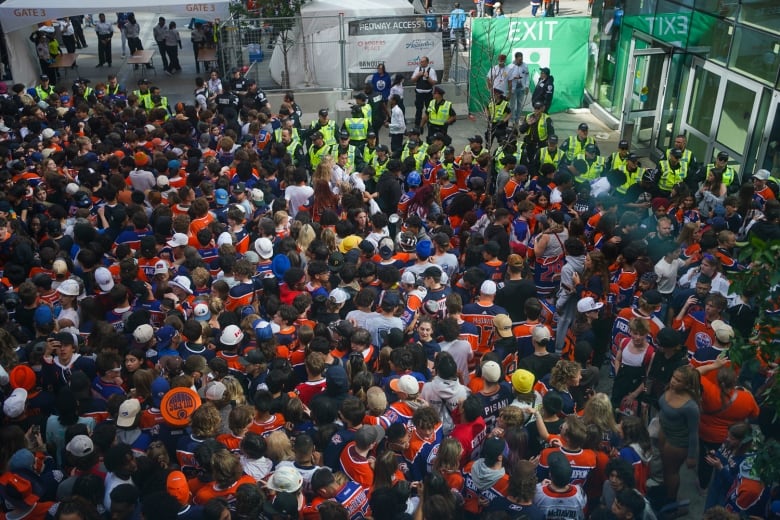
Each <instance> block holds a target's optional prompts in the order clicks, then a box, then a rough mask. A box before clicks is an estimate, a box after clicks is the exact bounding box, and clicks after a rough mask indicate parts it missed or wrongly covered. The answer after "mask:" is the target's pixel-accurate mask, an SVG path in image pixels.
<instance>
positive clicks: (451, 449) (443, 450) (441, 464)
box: [433, 406, 513, 472]
mask: <svg viewBox="0 0 780 520" xmlns="http://www.w3.org/2000/svg"><path fill="white" fill-rule="evenodd" d="M507 408H513V407H511V406H508V407H507ZM461 455H463V446H462V445H461V443H460V441H459V440H457V439H453V438H452V437H447V438H446V439H444V440H443V441H441V444H440V445H439V451H438V452H437V453H436V458H435V459H434V460H433V469H435V470H436V471H439V472H441V471H442V470H445V471H446V470H450V471H452V470H456V469H458V468H459V467H460V457H461Z"/></svg>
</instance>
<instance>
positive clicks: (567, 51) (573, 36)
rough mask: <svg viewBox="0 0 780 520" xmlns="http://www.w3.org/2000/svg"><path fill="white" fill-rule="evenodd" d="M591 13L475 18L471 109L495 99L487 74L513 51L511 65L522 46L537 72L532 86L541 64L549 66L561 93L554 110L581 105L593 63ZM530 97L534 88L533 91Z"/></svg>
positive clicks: (555, 98)
mask: <svg viewBox="0 0 780 520" xmlns="http://www.w3.org/2000/svg"><path fill="white" fill-rule="evenodd" d="M590 24H591V20H590V18H587V17H568V16H567V17H561V18H476V19H474V21H473V24H472V47H471V75H470V81H469V111H470V112H472V113H477V112H482V111H483V110H484V109H485V107H486V106H487V103H488V102H489V96H490V93H489V90H488V84H487V75H488V72H489V71H490V68H491V67H492V66H494V65H496V64H497V63H498V56H499V55H500V54H506V55H507V65H509V63H510V62H511V61H512V60H513V59H514V55H515V53H516V52H522V53H523V61H524V62H525V63H526V64H527V65H528V70H529V72H530V74H531V92H533V90H534V87H535V86H536V81H537V79H538V78H539V69H540V68H541V67H548V68H549V69H550V76H551V77H552V78H553V79H554V84H555V94H554V96H553V103H552V107H551V108H550V112H551V113H553V112H561V111H563V110H566V109H569V108H576V107H579V106H581V104H582V97H583V91H584V89H585V74H586V72H587V65H588V35H589V32H590ZM529 97H530V94H529Z"/></svg>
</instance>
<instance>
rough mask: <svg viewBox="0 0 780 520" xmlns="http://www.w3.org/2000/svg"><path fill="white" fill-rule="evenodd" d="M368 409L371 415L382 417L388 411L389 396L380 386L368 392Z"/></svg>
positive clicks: (373, 387)
mask: <svg viewBox="0 0 780 520" xmlns="http://www.w3.org/2000/svg"><path fill="white" fill-rule="evenodd" d="M366 407H367V408H368V413H369V414H371V415H376V416H379V415H382V414H383V413H385V411H386V410H387V395H386V394H385V392H384V390H382V389H381V388H379V387H378V386H372V387H371V388H369V389H368V391H366Z"/></svg>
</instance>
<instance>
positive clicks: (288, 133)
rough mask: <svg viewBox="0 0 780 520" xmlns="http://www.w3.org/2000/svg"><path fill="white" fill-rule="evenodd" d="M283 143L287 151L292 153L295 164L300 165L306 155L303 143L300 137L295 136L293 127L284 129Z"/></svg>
mask: <svg viewBox="0 0 780 520" xmlns="http://www.w3.org/2000/svg"><path fill="white" fill-rule="evenodd" d="M281 143H282V144H283V145H284V147H285V149H286V150H287V153H289V154H290V157H292V160H293V164H294V165H295V166H300V165H301V162H303V156H304V150H303V144H302V143H301V141H300V140H299V139H295V138H293V132H292V129H290V128H284V129H282V140H281Z"/></svg>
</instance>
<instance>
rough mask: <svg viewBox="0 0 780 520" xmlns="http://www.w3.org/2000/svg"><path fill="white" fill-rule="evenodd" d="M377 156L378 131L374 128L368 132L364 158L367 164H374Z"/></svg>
mask: <svg viewBox="0 0 780 520" xmlns="http://www.w3.org/2000/svg"><path fill="white" fill-rule="evenodd" d="M375 158H376V132H374V131H373V130H371V131H369V132H368V136H367V137H366V145H365V146H364V147H363V160H364V161H366V164H368V165H371V166H373V164H374V159H375Z"/></svg>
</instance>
